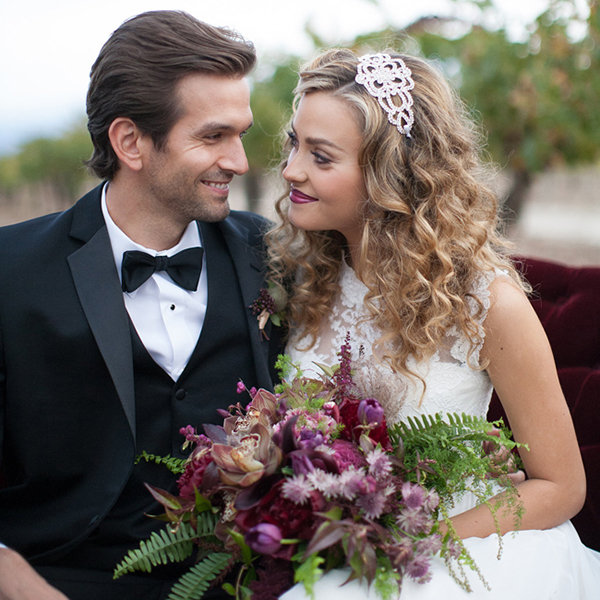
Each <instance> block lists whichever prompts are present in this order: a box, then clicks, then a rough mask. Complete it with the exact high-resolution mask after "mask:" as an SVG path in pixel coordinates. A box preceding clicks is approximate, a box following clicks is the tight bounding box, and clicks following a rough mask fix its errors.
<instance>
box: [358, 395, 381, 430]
mask: <svg viewBox="0 0 600 600" xmlns="http://www.w3.org/2000/svg"><path fill="white" fill-rule="evenodd" d="M356 416H357V417H358V420H359V421H360V422H361V423H362V424H363V425H374V426H377V425H381V423H382V422H383V408H381V404H379V402H377V400H375V398H365V399H364V400H361V401H360V403H359V405H358V412H357V413H356Z"/></svg>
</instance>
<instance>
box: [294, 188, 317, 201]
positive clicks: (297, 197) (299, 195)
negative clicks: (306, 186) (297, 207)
mask: <svg viewBox="0 0 600 600" xmlns="http://www.w3.org/2000/svg"><path fill="white" fill-rule="evenodd" d="M290 200H291V201H292V202H294V203H295V204H308V203H309V202H317V201H318V200H319V199H318V198H313V197H312V196H309V195H308V194H304V193H303V192H301V191H300V190H296V189H293V190H292V191H291V192H290Z"/></svg>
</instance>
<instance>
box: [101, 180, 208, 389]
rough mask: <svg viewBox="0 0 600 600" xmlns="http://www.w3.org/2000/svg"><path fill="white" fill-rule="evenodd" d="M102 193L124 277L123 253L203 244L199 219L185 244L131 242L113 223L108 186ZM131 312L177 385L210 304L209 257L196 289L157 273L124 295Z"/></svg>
mask: <svg viewBox="0 0 600 600" xmlns="http://www.w3.org/2000/svg"><path fill="white" fill-rule="evenodd" d="M107 186H108V184H107V185H105V186H104V188H103V189H102V214H103V215H104V221H105V222H106V227H107V229H108V235H109V237H110V243H111V246H112V251H113V256H114V259H115V265H116V266H117V272H118V273H119V279H121V264H122V262H123V252H126V251H127V250H141V251H142V252H146V253H147V254H150V255H151V256H158V255H162V256H172V255H173V254H175V253H177V252H180V251H181V250H185V249H187V248H193V247H197V246H201V245H202V240H201V239H200V230H199V229H198V225H197V224H196V222H195V221H193V222H191V223H190V224H189V225H188V226H187V228H186V230H185V231H184V232H183V235H182V236H181V239H180V240H179V243H178V244H176V245H175V246H173V247H172V248H169V249H168V250H163V251H160V252H157V251H156V250H152V249H151V248H145V247H144V246H141V245H140V244H137V243H136V242H134V241H133V240H131V239H130V238H129V237H127V235H125V233H124V232H123V231H122V230H121V229H119V227H117V225H116V223H115V222H114V221H113V220H112V218H111V216H110V214H109V212H108V207H107V205H106V188H107ZM123 298H124V301H125V308H126V309H127V312H128V313H129V317H130V318H131V321H132V322H133V325H134V327H135V330H136V331H137V333H138V335H139V337H140V339H141V341H142V343H143V344H144V346H145V347H146V350H147V351H148V352H149V354H150V356H151V357H152V358H153V359H154V360H155V361H156V363H157V364H159V365H160V366H161V367H162V368H163V369H164V370H165V371H166V372H167V373H168V374H169V375H170V376H171V378H172V379H173V380H174V381H177V379H178V378H179V376H180V375H181V373H182V372H183V370H184V369H185V366H186V365H187V363H188V360H189V359H190V356H191V355H192V352H193V351H194V348H195V347H196V343H197V342H198V338H199V337H200V332H201V331H202V325H203V323H204V317H205V315H206V305H207V303H208V279H207V275H206V256H204V258H203V259H202V273H201V275H200V281H199V282H198V289H197V290H196V291H189V290H185V289H183V288H181V287H179V286H178V285H177V284H176V283H174V282H173V280H172V279H171V278H170V277H169V275H167V273H166V272H165V271H159V272H156V273H153V274H152V276H151V277H150V279H148V280H147V281H146V282H144V283H143V284H142V285H141V286H140V287H139V288H137V289H136V290H135V291H133V292H123Z"/></svg>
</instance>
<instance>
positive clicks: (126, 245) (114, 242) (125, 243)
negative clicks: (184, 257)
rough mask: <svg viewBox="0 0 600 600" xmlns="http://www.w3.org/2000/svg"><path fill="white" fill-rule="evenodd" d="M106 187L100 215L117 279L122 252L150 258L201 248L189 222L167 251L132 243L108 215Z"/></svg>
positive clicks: (193, 222) (196, 229) (197, 229)
mask: <svg viewBox="0 0 600 600" xmlns="http://www.w3.org/2000/svg"><path fill="white" fill-rule="evenodd" d="M107 187H108V183H106V184H105V185H104V187H103V188H102V195H101V199H100V202H101V206H102V215H103V216H104V222H105V223H106V229H107V230H108V237H109V238H110V245H111V246H112V251H113V257H114V259H115V265H116V267H117V272H118V273H119V279H120V278H121V264H122V262H123V252H126V251H127V250H141V251H142V252H146V253H148V254H150V256H157V255H159V254H160V255H162V256H171V255H173V254H175V253H176V252H180V251H181V250H186V249H187V248H197V247H198V246H202V240H201V238H200V229H199V228H198V224H197V223H196V221H191V222H190V223H189V224H188V226H187V227H186V228H185V231H184V232H183V235H182V236H181V239H180V240H179V242H177V244H175V246H173V247H172V248H168V249H167V250H161V251H160V252H157V251H156V250H153V249H152V248H146V247H145V246H142V245H141V244H138V243H137V242H134V241H133V240H132V239H131V238H130V237H128V236H127V235H126V234H125V232H123V230H121V229H119V227H118V226H117V224H116V223H115V222H114V221H113V219H112V217H111V216H110V213H109V212H108V207H107V205H106V189H107Z"/></svg>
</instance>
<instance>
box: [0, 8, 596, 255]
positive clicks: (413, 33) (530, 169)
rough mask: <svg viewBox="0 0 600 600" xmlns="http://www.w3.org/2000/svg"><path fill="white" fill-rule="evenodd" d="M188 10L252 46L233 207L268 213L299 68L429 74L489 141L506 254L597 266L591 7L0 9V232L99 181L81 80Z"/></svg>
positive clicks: (71, 198) (593, 26)
mask: <svg viewBox="0 0 600 600" xmlns="http://www.w3.org/2000/svg"><path fill="white" fill-rule="evenodd" d="M164 8H169V9H181V10H186V11H188V12H190V13H191V14H193V15H194V16H196V17H198V18H199V19H202V20H205V21H208V22H210V23H212V24H214V25H224V26H228V27H231V28H232V29H235V30H237V31H239V32H240V33H241V34H242V35H244V37H246V38H248V39H251V40H252V41H254V42H255V44H256V47H257V52H258V58H259V66H258V68H257V69H256V70H255V72H254V73H253V76H252V82H251V84H252V109H253V112H254V119H255V125H254V127H253V128H252V130H251V132H250V133H249V134H248V135H247V136H246V137H245V138H244V140H245V146H246V151H247V153H248V157H249V161H250V172H249V173H248V174H247V175H245V176H244V177H242V178H239V179H238V180H237V183H236V185H235V186H234V189H233V191H232V197H231V200H232V205H233V207H234V208H244V209H249V210H253V211H257V212H260V213H262V214H265V215H267V216H270V215H271V214H272V212H271V211H272V206H273V203H274V201H275V199H276V198H277V197H278V195H279V194H280V193H281V189H282V188H281V185H280V183H279V178H278V176H277V172H276V166H277V164H278V163H279V160H280V154H279V146H280V133H281V131H282V130H283V129H284V127H285V124H286V122H287V120H288V118H289V116H290V104H291V98H292V89H293V87H294V84H295V81H296V72H297V69H298V66H299V65H300V64H302V63H303V62H305V61H306V60H307V59H309V58H310V57H311V56H312V55H314V54H316V52H317V51H318V50H319V49H320V48H322V47H326V46H332V45H336V46H348V47H352V48H354V49H356V50H358V51H360V52H366V51H373V50H375V51H376V50H382V49H384V48H386V47H394V48H397V49H399V50H401V51H405V52H409V53H413V54H419V55H421V56H424V57H426V58H428V59H430V60H433V61H435V63H436V64H437V65H438V67H439V68H440V69H441V70H442V71H443V72H444V73H445V74H446V76H447V77H448V78H449V79H450V80H451V81H452V83H453V84H454V86H455V87H456V88H457V89H458V90H459V92H460V94H461V96H462V97H463V99H464V100H465V102H466V103H467V105H468V106H469V107H470V108H471V110H472V111H473V116H474V118H475V119H476V120H477V121H478V122H480V123H481V125H482V126H483V129H484V131H485V132H486V135H487V147H486V149H485V150H486V155H487V158H488V159H489V160H490V161H491V162H493V163H494V164H495V165H496V167H497V169H498V176H497V179H496V181H495V184H494V185H495V187H496V189H497V192H498V194H499V195H500V197H501V199H502V202H503V215H504V227H505V231H506V233H507V235H508V236H509V237H510V238H511V239H512V240H513V241H514V243H515V252H516V253H519V254H524V255H528V256H537V257H540V258H547V259H551V260H556V261H559V262H563V263H567V264H572V265H590V264H594V265H598V264H600V102H599V100H600V72H599V69H598V66H599V64H600V63H599V60H598V59H600V14H599V12H598V0H527V2H525V1H524V0H420V2H408V1H406V0H303V1H302V2H286V1H283V0H275V1H268V0H252V1H251V2H248V1H246V0H223V1H221V2H219V3H215V2H212V3H207V2H201V1H190V0H180V1H179V2H169V1H162V2H157V1H152V0H145V1H143V0H103V1H102V2H95V1H81V0H55V1H54V2H52V3H48V2H46V0H30V1H28V0H24V1H22V2H18V3H14V2H13V3H9V2H8V0H0V55H1V56H2V59H1V62H0V90H2V93H1V94H0V225H4V224H9V223H13V222H16V221H20V220H23V219H27V218H30V217H33V216H37V215H40V214H45V213H48V212H53V211H57V210H63V209H64V208H67V207H68V206H70V205H71V204H72V203H73V202H74V201H75V200H76V199H77V198H78V197H79V196H80V195H81V194H82V193H83V192H85V191H86V190H87V189H89V188H91V187H92V186H93V185H95V184H96V183H97V181H96V180H95V179H94V178H93V177H92V176H91V175H90V174H89V173H88V172H87V171H86V169H85V168H84V167H83V164H82V163H83V161H84V160H85V159H86V158H88V157H89V156H90V154H91V143H90V141H89V138H88V135H87V131H86V127H85V113H84V107H85V93H86V88H87V79H88V74H89V69H90V67H91V65H92V63H93V61H94V59H95V57H96V55H97V54H98V52H99V50H100V47H101V45H102V44H103V43H104V41H105V40H106V39H107V38H108V36H109V35H110V33H111V32H112V31H113V30H114V29H115V28H116V27H118V26H119V24H120V23H121V22H122V21H123V20H125V19H126V18H128V17H130V16H133V15H134V14H137V13H139V12H142V11H145V10H154V9H164Z"/></svg>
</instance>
